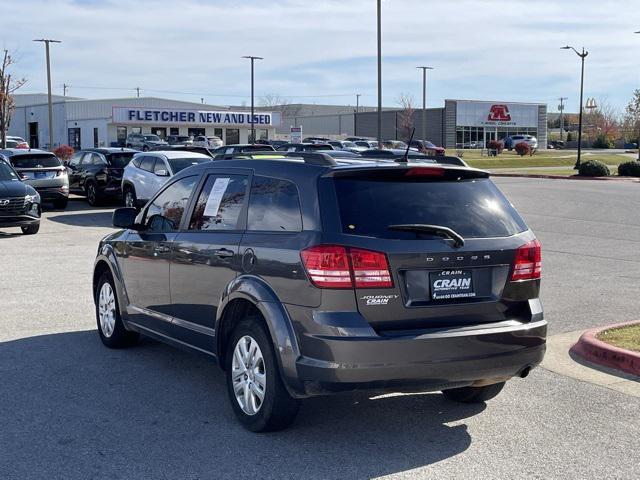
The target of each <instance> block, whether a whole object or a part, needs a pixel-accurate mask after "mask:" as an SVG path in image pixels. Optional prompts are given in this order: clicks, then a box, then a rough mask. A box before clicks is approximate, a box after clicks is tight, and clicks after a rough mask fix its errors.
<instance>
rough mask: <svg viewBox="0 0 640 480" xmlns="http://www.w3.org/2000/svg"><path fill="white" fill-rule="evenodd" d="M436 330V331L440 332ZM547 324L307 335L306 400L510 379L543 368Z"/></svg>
mask: <svg viewBox="0 0 640 480" xmlns="http://www.w3.org/2000/svg"><path fill="white" fill-rule="evenodd" d="M434 330H435V329H434ZM546 332H547V322H546V321H545V320H539V321H535V322H529V323H522V322H519V321H507V322H500V323H497V324H490V325H481V326H474V327H467V328H449V329H438V330H435V331H428V332H424V333H421V334H416V335H399V336H392V337H387V336H376V337H369V336H366V337H344V336H332V337H329V336H315V335H312V336H307V338H305V340H304V342H303V344H304V345H306V346H308V347H310V348H308V350H311V351H312V352H313V353H314V354H315V355H312V356H305V352H304V351H301V354H302V355H301V356H300V357H299V358H298V360H297V362H296V368H297V373H298V381H299V382H300V384H301V385H302V386H303V390H304V392H303V393H302V394H303V395H305V396H308V395H319V394H325V393H332V392H338V391H345V390H360V389H367V390H368V389H374V390H389V389H411V390H415V389H419V390H424V391H428V390H432V391H433V390H443V389H446V388H453V387H459V386H465V385H471V384H472V383H474V382H478V381H487V380H489V381H490V380H493V379H496V380H497V379H504V378H505V377H513V376H517V375H519V374H521V372H523V370H525V369H527V368H532V367H534V366H536V365H538V364H539V363H540V362H541V361H542V358H543V356H544V352H545V348H546V347H545V341H546Z"/></svg>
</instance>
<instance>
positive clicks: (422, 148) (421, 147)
mask: <svg viewBox="0 0 640 480" xmlns="http://www.w3.org/2000/svg"><path fill="white" fill-rule="evenodd" d="M409 145H410V147H411V148H415V149H416V150H418V151H419V152H420V153H424V154H425V155H444V154H445V149H444V148H442V147H437V146H436V145H434V144H433V143H431V142H430V141H429V140H411V142H410V144H409Z"/></svg>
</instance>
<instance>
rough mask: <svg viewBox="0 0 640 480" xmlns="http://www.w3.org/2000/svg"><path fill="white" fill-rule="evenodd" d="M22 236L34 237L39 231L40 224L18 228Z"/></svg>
mask: <svg viewBox="0 0 640 480" xmlns="http://www.w3.org/2000/svg"><path fill="white" fill-rule="evenodd" d="M20 229H21V230H22V233H23V234H24V235H35V234H36V233H38V230H40V222H38V223H33V224H31V225H27V226H26V227H20Z"/></svg>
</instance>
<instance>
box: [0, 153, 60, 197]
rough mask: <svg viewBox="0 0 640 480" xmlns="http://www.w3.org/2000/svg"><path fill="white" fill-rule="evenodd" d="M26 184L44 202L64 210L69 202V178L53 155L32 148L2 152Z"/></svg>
mask: <svg viewBox="0 0 640 480" xmlns="http://www.w3.org/2000/svg"><path fill="white" fill-rule="evenodd" d="M0 154H2V155H4V156H5V157H6V158H7V160H8V161H9V162H10V163H11V166H12V167H13V168H14V169H15V170H16V172H18V174H19V175H20V176H21V178H23V179H24V181H25V182H26V183H28V184H29V185H31V186H32V187H33V188H34V189H35V190H36V191H37V192H38V193H39V194H40V199H41V201H42V202H52V203H53V206H54V207H55V208H59V209H64V208H66V207H67V203H68V201H69V177H68V176H67V170H66V169H65V168H64V165H62V162H61V161H60V159H59V158H58V157H56V156H55V155H54V154H53V153H51V152H47V151H45V150H38V149H35V148H32V149H30V150H24V149H18V148H9V149H6V150H0Z"/></svg>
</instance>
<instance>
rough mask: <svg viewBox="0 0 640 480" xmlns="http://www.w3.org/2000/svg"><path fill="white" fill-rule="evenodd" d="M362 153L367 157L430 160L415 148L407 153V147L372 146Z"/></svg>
mask: <svg viewBox="0 0 640 480" xmlns="http://www.w3.org/2000/svg"><path fill="white" fill-rule="evenodd" d="M360 155H362V156H363V157H367V158H388V159H390V160H395V159H398V158H403V157H405V156H407V158H410V159H414V160H428V157H427V156H426V155H425V154H424V153H420V152H418V151H416V150H413V149H409V153H408V154H407V149H406V148H404V149H401V148H371V149H369V150H365V151H364V152H362V153H361V154H360ZM434 163H435V160H434Z"/></svg>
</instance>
